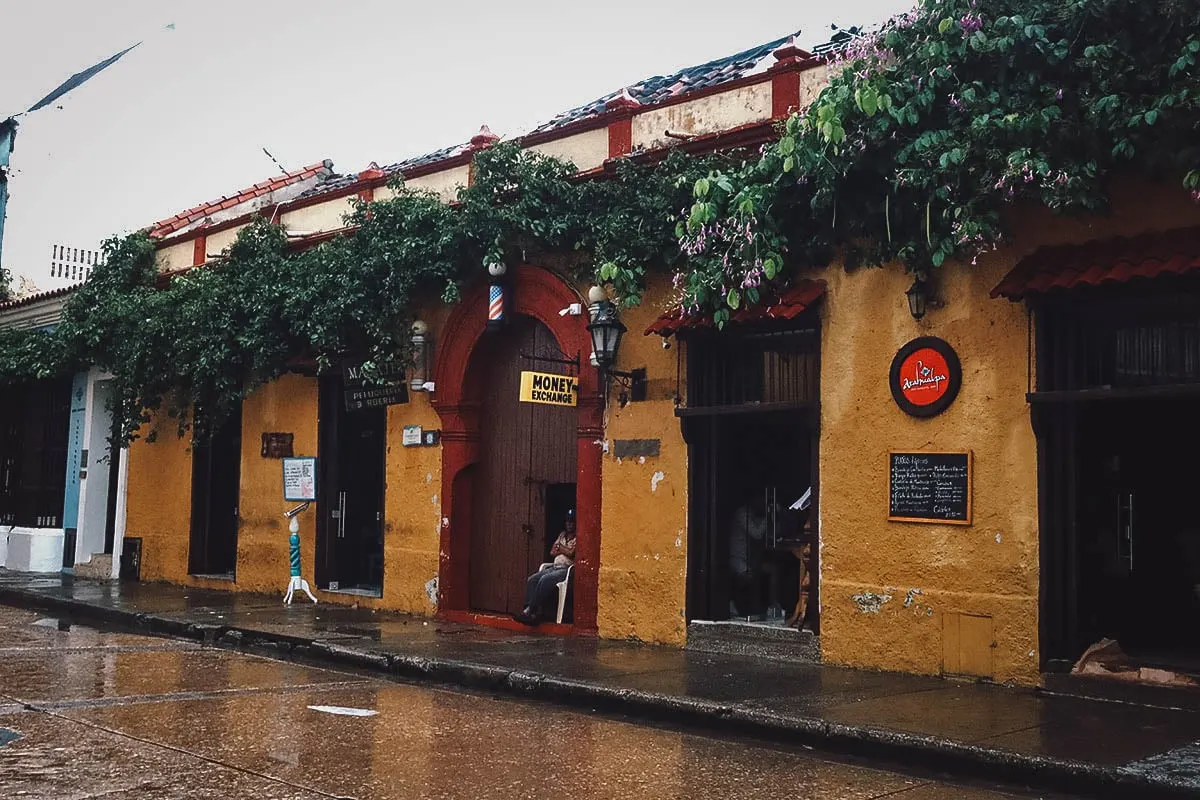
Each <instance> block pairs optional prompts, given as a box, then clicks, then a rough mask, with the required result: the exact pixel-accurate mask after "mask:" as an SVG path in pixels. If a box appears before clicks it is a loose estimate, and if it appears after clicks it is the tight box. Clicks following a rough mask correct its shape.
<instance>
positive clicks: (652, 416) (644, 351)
mask: <svg viewBox="0 0 1200 800" xmlns="http://www.w3.org/2000/svg"><path fill="white" fill-rule="evenodd" d="M664 284H665V282H664ZM665 302H666V301H665V295H663V294H662V286H661V285H660V286H656V287H653V288H652V290H651V291H650V292H648V293H647V295H646V298H645V300H644V301H643V303H642V305H641V306H639V307H637V308H632V309H625V310H623V311H622V319H623V320H624V322H625V324H626V326H627V327H628V328H629V332H628V333H626V334H625V337H624V338H623V339H622V340H621V350H620V353H618V355H617V359H618V362H619V363H618V364H617V365H616V368H617V369H619V370H630V369H636V368H638V367H645V368H646V376H647V381H648V386H647V399H646V401H645V402H637V403H629V404H628V405H627V406H626V407H625V408H620V407H619V403H618V402H617V395H618V393H619V387H617V386H614V387H613V392H612V395H611V397H610V398H609V404H608V412H607V418H606V426H605V445H606V448H607V451H606V454H605V456H604V466H603V470H602V473H601V474H602V478H601V481H602V498H601V529H602V534H601V539H600V585H599V598H598V609H597V611H598V617H597V624H598V627H599V632H600V636H602V637H604V638H610V639H623V638H637V639H640V640H642V641H648V642H660V643H667V644H677V645H682V644H683V643H684V640H685V638H686V634H687V622H686V620H685V618H684V598H685V596H686V591H685V578H686V575H687V486H688V483H687V474H688V473H687V446H686V445H685V444H684V441H683V436H682V434H681V432H680V427H679V420H678V419H676V418H675V406H674V402H673V397H674V393H675V386H676V383H675V375H676V370H675V364H676V362H675V356H676V350H675V349H674V348H672V349H670V350H664V349H663V347H662V339H661V338H660V337H658V336H643V335H642V332H643V331H644V330H645V329H646V326H648V325H649V324H650V323H651V322H653V321H654V319H655V317H657V316H658V314H659V313H661V306H662V305H664V303H665ZM618 439H658V440H659V456H658V457H657V458H643V457H637V458H632V459H620V460H618V459H617V458H616V457H615V456H614V454H613V443H614V441H615V440H618Z"/></svg>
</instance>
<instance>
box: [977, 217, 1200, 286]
mask: <svg viewBox="0 0 1200 800" xmlns="http://www.w3.org/2000/svg"><path fill="white" fill-rule="evenodd" d="M1195 271H1200V227H1196V228H1179V229H1176V230H1172V231H1165V232H1162V233H1146V234H1141V235H1139V236H1134V237H1129V238H1119V239H1106V240H1102V241H1093V242H1087V243H1086V244H1081V245H1056V246H1054V247H1043V248H1040V249H1039V250H1036V251H1034V252H1033V254H1031V255H1030V256H1028V257H1026V258H1025V259H1023V260H1022V261H1021V262H1020V263H1018V264H1017V266H1015V267H1014V268H1013V269H1012V271H1011V272H1009V273H1008V275H1006V276H1004V280H1002V281H1000V284H999V285H998V286H997V287H996V288H995V289H992V297H1007V298H1008V299H1009V300H1022V299H1024V298H1026V297H1029V296H1030V295H1036V294H1045V293H1047V292H1053V291H1066V290H1069V289H1077V288H1079V287H1081V286H1109V285H1113V284H1118V283H1128V282H1129V281H1132V280H1137V279H1139V278H1157V277H1160V276H1164V275H1183V274H1185V273H1189V272H1195Z"/></svg>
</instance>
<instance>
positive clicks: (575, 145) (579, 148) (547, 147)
mask: <svg viewBox="0 0 1200 800" xmlns="http://www.w3.org/2000/svg"><path fill="white" fill-rule="evenodd" d="M529 149H530V150H532V151H534V152H536V153H544V154H546V155H548V156H554V157H555V158H561V159H562V160H564V161H570V162H571V163H572V164H574V165H575V167H576V168H577V169H579V170H580V171H581V172H582V171H586V170H589V169H595V168H596V167H599V166H601V165H602V164H604V162H605V160H607V159H608V128H597V129H596V130H592V131H586V132H584V133H579V134H576V135H575V136H568V137H567V138H565V139H556V140H554V141H552V142H545V143H543V144H537V145H534V146H533V147H530V148H529Z"/></svg>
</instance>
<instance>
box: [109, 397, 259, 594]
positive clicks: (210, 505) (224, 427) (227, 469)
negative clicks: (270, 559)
mask: <svg viewBox="0 0 1200 800" xmlns="http://www.w3.org/2000/svg"><path fill="white" fill-rule="evenodd" d="M200 413H202V412H200V411H197V414H200ZM241 464H242V408H241V406H240V405H239V406H238V407H237V408H236V409H234V410H233V411H232V412H231V413H230V415H229V417H228V418H227V419H225V420H224V421H223V422H222V423H221V425H220V426H219V427H218V428H217V429H216V430H215V431H214V432H213V433H212V435H211V436H210V437H209V438H207V439H205V440H202V441H199V442H196V443H195V444H193V445H192V524H191V537H190V541H189V547H188V572H189V573H191V574H192V575H204V576H210V577H220V578H228V579H230V580H232V579H234V577H235V575H236V572H237V534H238V501H239V500H238V498H239V493H240V481H241ZM111 473H116V468H115V464H114V465H111V466H110V474H111ZM113 494H114V495H115V492H114V493H113ZM114 516H115V506H114ZM105 545H106V547H107V546H108V543H107V541H106V543H105Z"/></svg>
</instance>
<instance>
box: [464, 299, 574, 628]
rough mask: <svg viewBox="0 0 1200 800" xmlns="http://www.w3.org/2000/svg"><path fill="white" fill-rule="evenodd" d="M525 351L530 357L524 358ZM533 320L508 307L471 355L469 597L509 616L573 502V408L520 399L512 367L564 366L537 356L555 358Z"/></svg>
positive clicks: (560, 369) (474, 605)
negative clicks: (475, 440)
mask: <svg viewBox="0 0 1200 800" xmlns="http://www.w3.org/2000/svg"><path fill="white" fill-rule="evenodd" d="M530 356H534V358H530ZM561 356H562V353H561V352H560V350H559V345H558V341H557V340H556V339H555V338H554V334H553V333H552V332H551V331H550V329H549V328H547V327H546V326H545V325H543V324H542V323H541V322H539V321H537V320H534V319H532V318H529V317H523V316H517V315H514V316H512V317H510V319H509V321H508V324H507V326H506V327H505V328H504V329H503V330H501V331H498V332H495V333H489V334H488V335H487V336H486V337H485V338H484V339H482V340H481V341H480V343H479V344H478V345H477V346H476V349H475V351H474V353H472V356H471V366H470V371H471V372H472V373H475V375H477V376H478V378H479V379H480V380H481V384H480V385H481V396H482V408H483V409H484V411H483V413H482V415H481V419H480V462H479V465H478V468H477V469H476V470H474V471H473V473H472V474H473V475H474V480H475V482H476V483H475V486H474V487H473V491H472V492H471V496H472V509H471V547H470V604H471V609H472V610H475V611H483V612H491V613H500V614H515V613H517V612H519V611H520V610H521V608H522V606H523V601H524V596H525V578H526V577H527V576H528V575H529V574H531V573H532V572H534V571H536V570H537V568H538V566H539V565H540V564H541V563H543V562H544V561H545V560H546V558H547V556H548V554H549V549H550V544H551V543H552V542H553V540H554V538H555V537H556V536H557V535H558V533H559V532H560V531H561V529H562V524H563V520H564V518H565V515H566V510H567V509H568V508H573V507H574V505H575V481H576V441H577V434H576V430H577V428H578V414H577V411H576V409H575V408H571V407H564V406H550V405H541V404H536V403H522V402H520V400H519V397H520V386H521V371H522V370H535V371H541V372H554V373H565V372H567V371H568V369H569V368H567V367H565V366H564V365H562V364H556V363H554V362H552V361H544V360H539V358H538V357H540V358H543V359H545V358H560V357H561Z"/></svg>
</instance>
